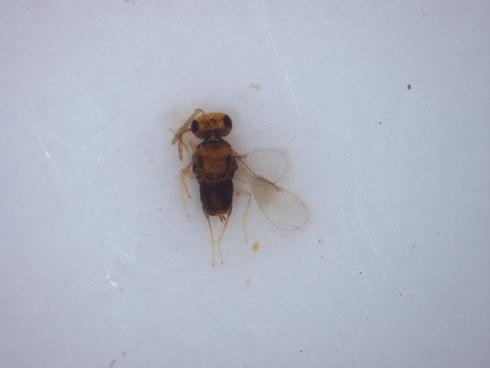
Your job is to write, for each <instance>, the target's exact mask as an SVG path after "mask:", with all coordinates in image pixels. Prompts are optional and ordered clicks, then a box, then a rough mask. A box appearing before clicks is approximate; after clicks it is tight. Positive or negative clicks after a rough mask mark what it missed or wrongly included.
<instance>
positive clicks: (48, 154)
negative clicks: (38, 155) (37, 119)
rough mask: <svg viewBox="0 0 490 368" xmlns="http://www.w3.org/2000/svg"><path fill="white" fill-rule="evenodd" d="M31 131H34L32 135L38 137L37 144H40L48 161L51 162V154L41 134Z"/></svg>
mask: <svg viewBox="0 0 490 368" xmlns="http://www.w3.org/2000/svg"><path fill="white" fill-rule="evenodd" d="M31 131H32V134H34V137H36V140H37V143H38V144H39V146H40V147H41V149H42V150H43V152H44V156H46V158H47V159H48V160H50V159H51V154H50V153H49V151H48V149H47V148H46V145H45V144H44V142H43V140H42V139H41V137H40V136H39V134H38V133H37V132H36V131H35V130H34V129H31Z"/></svg>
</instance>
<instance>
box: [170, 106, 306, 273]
mask: <svg viewBox="0 0 490 368" xmlns="http://www.w3.org/2000/svg"><path fill="white" fill-rule="evenodd" d="M232 125H233V123H232V120H231V118H230V117H229V116H228V115H227V114H224V113H221V112H213V113H206V112H204V110H202V109H196V110H195V111H194V113H193V114H192V115H191V116H190V117H189V118H188V119H187V120H186V121H185V122H184V123H183V124H182V126H181V127H180V128H179V130H178V131H177V132H175V133H174V137H173V139H172V144H173V145H174V144H176V143H177V147H178V154H179V159H180V161H182V160H183V156H184V150H185V151H186V152H188V153H189V154H190V155H191V158H192V160H191V162H190V163H189V164H188V165H186V166H185V167H184V168H183V169H182V170H181V171H180V182H181V196H182V202H183V204H184V209H185V211H186V212H187V215H188V216H189V213H188V211H187V208H186V205H185V198H186V197H187V198H190V194H189V190H188V188H187V184H186V179H187V177H189V176H191V175H194V176H195V178H196V179H197V181H198V183H199V192H200V198H201V204H202V208H203V211H204V215H205V217H206V219H207V222H208V225H209V232H210V236H211V250H212V265H213V266H214V265H215V248H216V246H217V248H218V252H219V257H220V261H221V264H222V263H223V256H222V251H221V241H222V239H223V235H224V233H225V230H226V227H227V225H228V221H229V219H230V215H231V211H232V203H233V195H234V193H236V194H237V195H238V194H239V193H245V194H246V195H248V202H247V205H246V208H245V211H244V214H243V218H242V224H243V228H244V233H245V242H247V241H248V240H247V231H246V228H245V222H246V218H247V214H248V210H249V207H250V202H251V199H252V196H253V197H254V198H255V200H256V201H257V204H258V206H259V207H260V209H261V210H262V212H263V213H264V214H265V216H266V217H267V219H268V220H269V221H270V222H271V223H272V224H274V225H276V226H277V227H279V228H281V229H284V230H299V229H301V228H302V227H303V226H304V224H305V223H306V220H307V212H306V207H305V205H304V203H303V202H302V201H301V199H299V198H298V197H297V196H296V195H294V194H292V193H291V192H289V191H287V190H285V189H282V188H280V187H279V186H278V185H277V184H276V182H277V181H278V180H279V179H280V177H281V176H282V175H283V174H284V172H285V170H286V167H287V160H286V158H285V157H284V155H282V154H281V153H279V152H277V151H271V150H263V151H256V152H252V153H249V154H246V155H239V154H237V153H236V152H235V151H233V149H232V147H231V145H230V144H229V143H228V142H227V141H226V140H225V139H223V137H225V136H227V135H228V134H230V132H231V129H232ZM189 132H192V133H193V135H194V136H195V137H196V138H199V139H201V140H202V141H201V142H200V143H199V144H197V145H196V143H195V142H194V141H192V140H189V141H188V142H187V143H186V142H184V135H185V134H187V133H189ZM235 183H239V184H246V185H248V187H249V188H250V192H249V191H246V190H243V189H240V188H236V187H238V185H237V186H235ZM213 216H217V217H218V218H219V220H221V222H222V223H223V227H222V230H221V232H220V235H219V237H218V239H217V241H216V240H215V238H214V235H213V226H212V224H211V217H213Z"/></svg>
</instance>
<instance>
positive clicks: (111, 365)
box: [109, 359, 117, 368]
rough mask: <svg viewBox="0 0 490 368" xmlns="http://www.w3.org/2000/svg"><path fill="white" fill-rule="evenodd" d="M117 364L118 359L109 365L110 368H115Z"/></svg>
mask: <svg viewBox="0 0 490 368" xmlns="http://www.w3.org/2000/svg"><path fill="white" fill-rule="evenodd" d="M116 362H117V359H112V361H111V364H109V368H112V367H114V365H115V364H116Z"/></svg>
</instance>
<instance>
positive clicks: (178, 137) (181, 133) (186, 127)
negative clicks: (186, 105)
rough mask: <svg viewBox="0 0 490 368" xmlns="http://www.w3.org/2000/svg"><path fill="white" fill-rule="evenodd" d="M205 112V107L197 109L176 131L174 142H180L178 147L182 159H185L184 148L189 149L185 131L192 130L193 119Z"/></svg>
mask: <svg viewBox="0 0 490 368" xmlns="http://www.w3.org/2000/svg"><path fill="white" fill-rule="evenodd" d="M204 113H205V112H204V110H203V109H196V110H195V111H194V113H193V114H192V115H191V116H189V118H188V119H187V120H186V121H185V122H184V124H182V126H181V127H180V128H179V130H177V132H176V133H174V137H173V139H172V144H175V143H178V144H177V147H178V150H179V159H180V161H182V160H183V153H184V148H185V149H186V151H187V150H188V148H187V146H186V145H185V143H184V140H183V136H184V134H185V133H187V132H190V130H191V127H190V126H191V124H192V121H193V120H194V119H195V118H196V117H198V116H199V115H203V114H204Z"/></svg>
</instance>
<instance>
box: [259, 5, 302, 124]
mask: <svg viewBox="0 0 490 368" xmlns="http://www.w3.org/2000/svg"><path fill="white" fill-rule="evenodd" d="M253 5H254V8H255V11H256V13H257V14H258V15H259V16H260V17H261V15H262V12H261V11H260V9H259V6H258V4H257V2H256V1H253ZM261 18H262V17H261ZM262 23H263V26H264V28H265V31H266V33H267V37H268V38H269V41H270V44H271V47H272V50H273V51H274V54H275V55H276V58H277V60H278V62H279V66H280V67H281V71H282V74H283V76H284V79H285V80H286V84H287V85H288V89H289V94H290V96H291V98H292V100H293V103H294V108H295V110H296V113H297V114H298V116H301V115H303V112H302V110H301V108H300V106H299V103H298V99H297V97H296V92H295V90H294V87H293V84H292V83H291V80H290V79H289V73H288V72H287V70H286V67H285V66H284V62H283V58H282V56H281V54H280V52H279V49H278V48H277V46H276V43H275V42H274V38H273V37H272V32H271V30H270V26H269V23H268V22H267V21H265V20H263V21H262Z"/></svg>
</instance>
